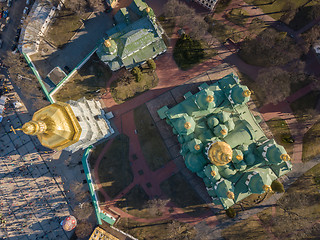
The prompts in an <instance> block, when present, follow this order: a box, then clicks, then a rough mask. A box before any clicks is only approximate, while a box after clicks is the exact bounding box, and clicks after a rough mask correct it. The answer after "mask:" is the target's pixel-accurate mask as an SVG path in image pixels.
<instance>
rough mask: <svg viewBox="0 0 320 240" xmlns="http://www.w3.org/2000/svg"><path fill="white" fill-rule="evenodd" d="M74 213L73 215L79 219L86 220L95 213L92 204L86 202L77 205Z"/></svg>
mask: <svg viewBox="0 0 320 240" xmlns="http://www.w3.org/2000/svg"><path fill="white" fill-rule="evenodd" d="M73 211H74V212H73V214H74V216H75V217H76V218H77V219H80V220H85V219H88V218H89V217H90V215H91V214H92V213H93V206H92V204H91V203H90V202H84V203H80V204H79V205H77V206H76V207H75V208H74V210H73Z"/></svg>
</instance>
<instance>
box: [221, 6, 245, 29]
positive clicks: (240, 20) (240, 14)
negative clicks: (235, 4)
mask: <svg viewBox="0 0 320 240" xmlns="http://www.w3.org/2000/svg"><path fill="white" fill-rule="evenodd" d="M226 18H227V19H228V20H229V21H230V22H232V23H234V24H236V25H239V26H244V25H245V24H246V23H247V19H248V13H247V12H246V11H245V10H243V9H241V8H234V9H232V10H230V11H229V12H228V13H227V14H226Z"/></svg>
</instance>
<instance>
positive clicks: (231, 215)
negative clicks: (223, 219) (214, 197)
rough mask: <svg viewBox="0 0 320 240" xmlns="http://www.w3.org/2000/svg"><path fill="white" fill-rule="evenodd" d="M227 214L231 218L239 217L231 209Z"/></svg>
mask: <svg viewBox="0 0 320 240" xmlns="http://www.w3.org/2000/svg"><path fill="white" fill-rule="evenodd" d="M226 214H227V216H228V217H229V218H234V217H235V216H236V215H237V213H236V211H235V210H234V209H233V208H231V207H230V208H228V209H227V210H226Z"/></svg>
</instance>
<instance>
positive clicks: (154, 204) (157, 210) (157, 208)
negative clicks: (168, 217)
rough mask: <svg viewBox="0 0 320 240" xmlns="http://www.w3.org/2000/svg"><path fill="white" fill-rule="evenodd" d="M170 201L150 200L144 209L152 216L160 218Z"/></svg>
mask: <svg viewBox="0 0 320 240" xmlns="http://www.w3.org/2000/svg"><path fill="white" fill-rule="evenodd" d="M169 201H170V199H151V200H149V201H148V202H147V204H146V207H147V208H148V209H149V212H150V214H151V215H153V216H161V215H162V212H163V209H164V208H165V206H166V205H167V204H168V202H169Z"/></svg>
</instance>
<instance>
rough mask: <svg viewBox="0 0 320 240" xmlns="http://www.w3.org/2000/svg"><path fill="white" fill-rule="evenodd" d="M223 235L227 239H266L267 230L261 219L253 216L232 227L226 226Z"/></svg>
mask: <svg viewBox="0 0 320 240" xmlns="http://www.w3.org/2000/svg"><path fill="white" fill-rule="evenodd" d="M221 235H222V237H223V238H224V239H226V240H239V239H258V240H265V239H268V238H267V237H266V235H267V232H266V230H265V227H263V226H261V224H260V223H259V221H257V220H256V219H253V218H249V219H248V220H243V221H239V222H237V223H236V224H233V225H232V226H230V227H227V228H225V229H224V230H223V231H222V233H221Z"/></svg>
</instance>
